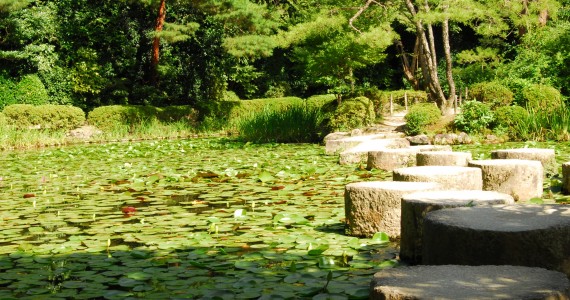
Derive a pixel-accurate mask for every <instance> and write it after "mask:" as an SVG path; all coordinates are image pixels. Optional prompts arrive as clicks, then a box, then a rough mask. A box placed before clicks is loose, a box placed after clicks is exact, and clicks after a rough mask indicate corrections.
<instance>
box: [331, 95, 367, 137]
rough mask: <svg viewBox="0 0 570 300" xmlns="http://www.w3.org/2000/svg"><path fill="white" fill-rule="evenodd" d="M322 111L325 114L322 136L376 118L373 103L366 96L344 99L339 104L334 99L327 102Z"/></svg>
mask: <svg viewBox="0 0 570 300" xmlns="http://www.w3.org/2000/svg"><path fill="white" fill-rule="evenodd" d="M322 111H323V112H324V114H325V117H324V120H323V123H322V125H321V128H322V135H323V136H324V135H325V134H326V133H328V132H333V131H339V130H340V131H343V130H351V129H355V128H360V127H364V126H368V125H370V124H372V123H374V120H375V119H376V114H375V113H374V104H373V103H372V101H370V99H368V98H366V97H356V98H350V99H345V100H343V101H342V102H341V103H340V105H337V102H336V101H333V102H329V103H328V104H326V105H325V106H323V108H322Z"/></svg>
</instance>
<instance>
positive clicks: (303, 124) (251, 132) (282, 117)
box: [238, 103, 323, 143]
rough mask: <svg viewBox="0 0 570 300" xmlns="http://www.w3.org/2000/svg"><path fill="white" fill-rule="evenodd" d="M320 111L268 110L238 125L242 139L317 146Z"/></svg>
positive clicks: (305, 107) (304, 108)
mask: <svg viewBox="0 0 570 300" xmlns="http://www.w3.org/2000/svg"><path fill="white" fill-rule="evenodd" d="M322 116H323V114H322V112H321V109H320V108H319V107H313V106H309V105H306V104H302V103H297V104H294V105H291V106H289V107H285V108H281V109H272V108H269V107H265V108H264V109H263V110H262V111H261V112H257V113H252V114H251V115H250V116H248V117H243V118H241V119H240V121H239V122H238V131H239V136H240V138H241V139H243V140H245V141H250V142H257V143H267V142H278V143H309V142H311V143H315V142H319V141H320V139H321V136H320V130H319V125H320V123H321V121H322Z"/></svg>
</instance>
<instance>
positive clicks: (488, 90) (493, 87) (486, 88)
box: [469, 81, 514, 109]
mask: <svg viewBox="0 0 570 300" xmlns="http://www.w3.org/2000/svg"><path fill="white" fill-rule="evenodd" d="M469 94H470V98H471V99H475V100H478V101H481V102H483V103H487V104H489V106H490V107H491V109H495V108H497V107H501V106H509V105H511V103H512V102H513V99H514V98H513V92H511V91H510V90H509V88H507V87H506V86H504V85H502V84H500V83H498V82H496V81H490V82H481V83H477V84H475V85H473V86H471V88H470V89H469Z"/></svg>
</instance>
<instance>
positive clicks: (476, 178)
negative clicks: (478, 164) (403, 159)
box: [392, 166, 483, 190]
mask: <svg viewBox="0 0 570 300" xmlns="http://www.w3.org/2000/svg"><path fill="white" fill-rule="evenodd" d="M392 177H393V180H394V181H408V182H414V181H419V182H437V183H439V184H441V185H442V188H443V189H446V190H481V189H482V187H483V183H482V178H481V170H480V169H478V168H469V167H457V166H420V167H408V168H399V169H395V170H394V171H393V174H392Z"/></svg>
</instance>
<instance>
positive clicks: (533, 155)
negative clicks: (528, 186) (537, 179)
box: [491, 148, 558, 175]
mask: <svg viewBox="0 0 570 300" xmlns="http://www.w3.org/2000/svg"><path fill="white" fill-rule="evenodd" d="M491 158H492V159H527V160H538V161H540V162H541V163H542V167H543V168H544V172H545V174H547V175H552V174H558V164H557V163H556V154H555V152H554V149H545V148H518V149H500V150H493V151H491Z"/></svg>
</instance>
